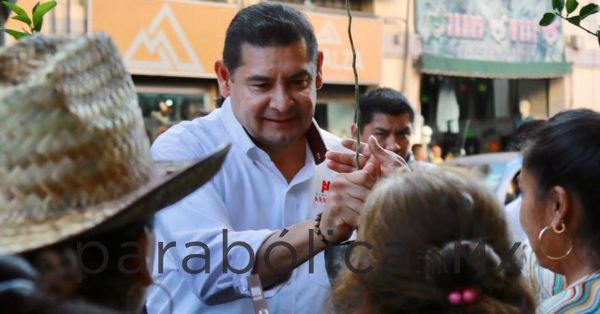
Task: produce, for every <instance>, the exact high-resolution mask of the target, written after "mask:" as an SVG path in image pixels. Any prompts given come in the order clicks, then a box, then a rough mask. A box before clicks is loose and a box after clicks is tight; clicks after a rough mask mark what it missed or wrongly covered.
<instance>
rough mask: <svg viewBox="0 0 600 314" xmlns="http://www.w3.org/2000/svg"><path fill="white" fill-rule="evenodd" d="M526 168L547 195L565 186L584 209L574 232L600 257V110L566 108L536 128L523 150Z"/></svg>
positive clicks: (541, 191)
mask: <svg viewBox="0 0 600 314" xmlns="http://www.w3.org/2000/svg"><path fill="white" fill-rule="evenodd" d="M523 168H524V169H525V170H527V171H529V172H531V174H532V176H533V177H534V179H535V181H536V182H537V185H538V187H539V190H540V193H539V195H537V197H540V198H543V197H544V196H546V195H547V193H548V192H549V191H550V189H551V188H552V187H553V186H562V187H563V188H565V189H566V190H567V192H568V193H569V194H572V195H574V196H575V198H576V199H577V200H578V201H579V202H580V204H581V207H582V209H583V216H582V218H581V225H580V226H579V227H578V228H577V230H575V231H574V232H576V233H575V235H576V236H578V237H579V238H581V239H583V240H584V241H585V242H586V243H588V246H589V248H590V250H592V252H593V253H595V254H596V255H595V256H596V257H600V247H598V245H597V244H598V243H600V211H598V210H597V209H598V208H597V207H598V204H600V193H598V190H599V189H600V113H598V112H595V111H592V110H589V109H578V110H568V111H563V112H561V113H559V114H557V115H555V116H554V117H552V118H550V119H549V120H548V121H546V122H545V123H544V124H542V125H541V127H540V128H539V129H538V130H536V131H535V133H534V134H533V136H532V137H531V138H530V139H529V141H528V142H527V143H526V145H525V148H524V150H523Z"/></svg>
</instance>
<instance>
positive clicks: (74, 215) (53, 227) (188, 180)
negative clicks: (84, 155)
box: [0, 144, 230, 254]
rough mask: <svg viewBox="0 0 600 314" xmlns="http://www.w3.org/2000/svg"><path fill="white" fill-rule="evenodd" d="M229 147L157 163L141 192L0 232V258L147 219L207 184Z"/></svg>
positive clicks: (15, 225) (0, 229) (1, 229)
mask: <svg viewBox="0 0 600 314" xmlns="http://www.w3.org/2000/svg"><path fill="white" fill-rule="evenodd" d="M229 148H230V145H229V144H227V145H224V146H223V147H221V148H220V149H218V150H217V151H216V152H215V153H213V154H211V155H210V156H208V157H206V158H203V159H201V160H195V161H190V162H182V163H156V164H155V165H156V168H157V169H156V171H155V172H154V173H155V174H154V175H153V176H152V177H151V178H150V179H149V180H148V181H147V182H146V184H144V185H143V186H141V187H140V188H138V189H136V190H134V191H132V192H131V193H128V194H126V195H124V196H122V197H119V198H117V199H114V200H110V201H107V202H103V203H100V204H96V205H94V206H90V207H86V208H79V209H76V210H67V211H64V212H65V214H64V215H60V216H57V217H53V218H51V219H46V220H44V221H26V222H23V223H19V224H14V225H10V226H5V227H4V228H0V254H15V253H25V252H28V251H31V250H35V249H39V248H41V247H45V246H48V245H53V244H57V243H59V242H62V241H65V240H70V239H73V238H75V237H78V236H87V235H92V234H97V233H102V232H106V231H109V230H111V229H114V228H117V227H120V226H123V225H126V224H127V223H129V222H134V221H140V220H143V219H147V218H149V217H150V216H151V215H153V214H154V213H155V212H156V211H158V210H160V209H162V208H164V207H167V206H169V205H172V204H174V203H176V202H178V201H179V200H181V199H183V198H184V197H185V196H187V195H188V194H190V193H192V192H194V191H195V190H196V189H198V188H199V187H201V186H202V185H203V184H204V183H206V182H207V181H208V180H210V179H211V178H212V177H213V176H214V175H215V174H216V173H217V172H218V171H219V169H220V168H221V166H222V164H223V162H224V160H225V157H226V155H227V152H228V151H229Z"/></svg>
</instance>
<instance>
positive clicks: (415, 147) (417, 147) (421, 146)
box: [411, 144, 424, 154]
mask: <svg viewBox="0 0 600 314" xmlns="http://www.w3.org/2000/svg"><path fill="white" fill-rule="evenodd" d="M419 148H424V146H423V144H413V146H412V148H411V150H412V152H413V154H414V153H415V152H416V151H417V149H419Z"/></svg>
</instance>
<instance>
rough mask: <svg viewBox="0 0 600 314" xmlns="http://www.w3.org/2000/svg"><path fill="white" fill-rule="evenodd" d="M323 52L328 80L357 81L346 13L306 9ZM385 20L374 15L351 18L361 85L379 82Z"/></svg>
mask: <svg viewBox="0 0 600 314" xmlns="http://www.w3.org/2000/svg"><path fill="white" fill-rule="evenodd" d="M305 14H306V16H307V17H308V19H309V21H310V22H311V23H312V25H313V26H314V29H315V34H316V36H317V41H318V43H319V49H320V50H321V51H323V54H324V61H323V76H324V78H325V82H326V83H341V84H352V83H354V74H353V71H352V49H351V47H350V40H349V39H348V18H347V17H346V16H345V15H332V14H320V13H313V12H305ZM382 36H383V23H382V22H381V21H380V20H376V19H373V18H361V17H354V18H353V19H352V39H353V41H354V46H355V48H356V68H357V72H358V80H359V82H360V83H361V84H373V85H376V84H378V83H379V81H380V80H381V58H382Z"/></svg>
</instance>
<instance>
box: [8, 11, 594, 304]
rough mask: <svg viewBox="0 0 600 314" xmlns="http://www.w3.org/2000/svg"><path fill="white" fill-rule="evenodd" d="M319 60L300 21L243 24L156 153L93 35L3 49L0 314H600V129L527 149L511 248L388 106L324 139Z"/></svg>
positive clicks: (576, 118)
mask: <svg viewBox="0 0 600 314" xmlns="http://www.w3.org/2000/svg"><path fill="white" fill-rule="evenodd" d="M323 59H324V56H323V54H322V52H321V51H319V49H318V45H317V41H316V38H315V34H314V31H313V28H312V26H311V24H310V23H309V22H308V21H307V19H306V18H305V17H304V15H303V14H302V13H301V12H299V11H298V10H296V9H294V8H292V7H289V6H286V5H282V4H276V3H271V2H263V3H260V4H256V5H252V6H249V7H246V8H244V9H242V10H241V11H239V12H238V13H237V14H236V16H235V17H234V19H233V20H232V21H231V23H230V26H229V28H228V30H227V34H226V39H225V44H224V50H223V59H222V60H218V61H216V62H215V72H216V75H217V78H218V84H219V91H220V94H221V95H222V96H223V103H222V105H221V107H220V108H218V109H216V110H214V111H213V112H211V113H210V114H208V115H206V116H204V117H200V118H197V119H194V120H192V121H185V122H182V123H180V124H177V125H174V126H172V127H170V128H169V129H168V130H166V131H165V132H164V133H163V134H161V135H160V136H159V137H158V138H157V139H156V141H155V142H154V143H153V145H152V147H150V145H149V142H148V139H147V137H146V135H145V131H144V126H143V119H142V116H141V112H140V109H139V107H138V105H137V102H136V95H135V91H134V87H133V83H132V81H131V77H130V76H129V75H128V74H127V72H126V69H125V66H124V64H123V62H122V60H121V58H120V56H119V55H118V51H117V49H116V48H115V46H114V44H112V41H111V40H110V38H108V37H107V36H106V35H103V34H96V35H88V36H85V37H81V38H76V39H67V38H61V37H56V38H54V37H44V36H39V35H36V36H32V37H29V38H25V39H23V40H21V41H19V42H17V43H16V44H14V45H12V46H8V47H3V48H2V49H0V121H1V122H2V125H3V126H4V125H6V126H7V127H6V128H5V129H6V130H8V131H7V132H4V133H3V134H2V135H0V254H2V255H0V312H11V313H142V312H143V313H213V312H214V313H245V312H250V311H253V310H254V311H255V312H256V313H289V312H291V313H322V312H325V313H328V312H334V313H533V312H536V311H537V312H538V313H597V312H600V251H599V247H598V241H600V214H599V212H598V208H597V206H598V204H600V199H599V197H600V196H599V193H597V191H598V189H599V188H600V113H598V112H594V111H592V110H587V109H579V110H567V111H563V112H561V113H559V114H557V115H555V116H553V117H551V118H549V119H548V120H547V121H543V122H540V123H537V124H536V126H535V129H534V130H529V131H528V132H527V135H526V136H524V138H522V139H520V142H522V143H523V144H522V145H520V148H521V150H522V154H523V167H522V171H521V174H520V176H519V185H520V190H521V191H522V197H521V201H520V202H521V205H520V208H519V215H520V222H521V225H522V229H523V231H524V233H525V235H526V238H527V240H528V241H527V243H524V244H522V243H520V242H517V243H515V242H513V241H512V239H513V236H514V235H512V234H511V229H509V228H508V226H507V223H506V217H505V210H504V208H502V206H501V204H499V203H498V202H497V201H496V199H495V198H494V196H493V195H492V194H491V192H490V191H488V190H487V189H486V187H485V186H484V185H483V184H482V183H481V182H479V181H478V179H476V178H474V177H471V176H470V175H469V174H468V173H465V172H461V171H460V170H456V169H448V168H444V167H439V166H436V165H434V164H433V163H429V162H427V161H423V160H422V159H421V158H422V154H423V153H422V151H421V150H420V149H419V147H418V146H413V145H412V143H411V138H412V137H411V135H412V132H413V123H414V116H415V113H414V111H413V109H412V106H411V105H410V103H409V102H408V100H407V99H406V98H405V97H404V96H403V95H402V94H401V93H399V92H397V91H394V90H392V89H388V88H378V89H375V90H373V91H370V92H368V93H366V94H364V95H363V96H362V97H361V98H360V101H359V104H360V109H361V110H360V117H359V118H360V119H359V120H358V121H359V124H358V125H352V126H351V132H352V134H353V135H356V132H360V134H361V137H360V140H361V143H356V142H355V141H354V140H350V139H344V140H342V139H339V138H337V137H336V136H334V135H332V134H330V133H328V132H327V131H326V130H323V129H321V128H320V127H319V126H318V125H317V124H316V122H315V121H314V119H313V114H314V110H315V105H316V99H317V90H318V89H320V88H321V86H322V84H323V75H325V73H323V71H322V70H323V67H322V65H323ZM224 145H225V146H224ZM411 147H413V148H414V149H412V150H411ZM420 148H421V149H422V148H423V147H422V146H421V147H420ZM354 150H358V151H359V153H360V154H358V155H357V154H355V153H354Z"/></svg>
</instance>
